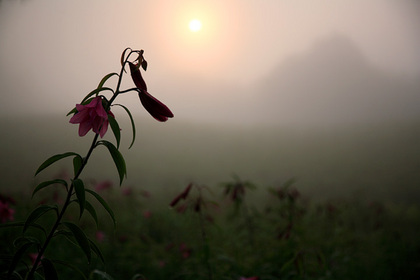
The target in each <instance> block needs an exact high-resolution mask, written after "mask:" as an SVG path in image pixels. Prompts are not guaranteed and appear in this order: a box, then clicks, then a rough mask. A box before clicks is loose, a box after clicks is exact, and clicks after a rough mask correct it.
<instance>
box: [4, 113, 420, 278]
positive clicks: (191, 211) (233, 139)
mask: <svg viewBox="0 0 420 280" xmlns="http://www.w3.org/2000/svg"><path fill="white" fill-rule="evenodd" d="M47 119H48V120H49V121H48V122H47V121H46V119H40V120H31V121H23V120H21V121H19V120H15V121H14V122H13V123H11V122H7V121H3V122H2V124H1V125H2V131H8V132H9V133H7V134H5V135H4V137H3V141H4V142H3V144H4V145H3V148H2V150H1V152H2V158H3V159H7V160H3V161H2V163H1V164H2V165H1V170H2V177H3V179H4V180H3V182H2V185H1V192H0V194H1V195H2V200H7V201H9V202H10V205H11V207H12V208H13V209H14V216H13V219H14V220H15V221H21V220H24V219H25V218H26V217H27V214H28V213H29V212H30V211H31V210H32V209H33V208H34V207H35V206H36V205H39V204H40V203H47V202H52V203H60V201H62V199H63V196H64V192H63V193H62V192H61V191H60V189H59V188H56V189H53V190H52V189H50V191H46V190H45V191H41V192H39V196H38V197H36V198H34V199H31V196H30V194H31V192H32V190H33V188H34V186H35V185H36V184H37V183H39V182H40V181H41V180H43V179H46V178H52V177H62V178H66V176H68V173H70V171H69V170H68V169H66V168H68V166H69V165H66V162H65V161H63V163H62V166H58V167H57V168H55V169H51V170H50V171H48V172H45V174H42V175H41V176H37V177H35V178H34V177H33V174H34V170H36V168H37V165H39V164H40V163H41V162H42V161H43V160H45V158H46V157H48V156H49V155H52V154H54V153H57V152H63V150H64V151H66V149H67V150H74V149H76V150H81V152H82V151H83V150H84V149H86V146H87V144H86V143H88V142H89V141H90V139H84V138H83V139H80V138H78V137H76V135H75V134H76V133H75V130H72V128H69V126H68V125H67V123H66V122H65V119H64V118H63V119H60V118H51V117H49V118H47ZM41 124H43V125H41ZM31 127H39V129H37V130H36V131H34V130H31V129H30V128H31ZM126 127H127V128H128V127H129V126H126ZM123 129H124V127H123ZM49 131H59V133H56V134H51V133H48V132H49ZM45 135H48V136H47V137H46V136H45ZM419 140H420V130H419V129H418V124H417V123H404V124H364V125H347V126H337V127H325V126H324V127H322V126H318V127H303V126H302V127H281V126H276V127H261V126H260V127H252V128H251V127H245V126H243V127H241V126H228V125H226V126H222V127H220V126H216V125H210V124H208V125H199V124H185V123H174V124H173V125H167V126H165V127H158V126H155V125H151V124H148V123H144V124H143V123H142V124H141V125H140V126H139V129H138V135H137V142H136V145H135V146H134V147H133V148H132V150H127V149H126V147H127V143H128V142H129V140H125V141H126V142H125V143H124V142H123V144H122V148H121V150H122V153H123V154H124V156H125V157H126V161H127V169H128V170H127V173H128V178H127V180H126V181H125V182H124V183H123V185H122V186H121V187H120V186H118V183H117V180H116V178H117V173H116V171H115V167H114V166H112V162H111V163H109V162H110V160H109V159H108V157H109V155H108V154H106V153H105V152H104V153H103V155H102V154H101V153H99V152H98V154H97V155H95V157H93V158H92V162H91V166H90V167H89V169H87V172H86V174H84V180H85V181H86V182H89V185H88V186H86V187H87V188H91V189H95V190H97V191H98V192H99V193H100V194H101V195H102V196H103V197H104V198H105V199H106V201H107V202H108V203H109V205H110V207H111V208H112V209H113V211H114V215H115V219H116V221H117V224H116V227H114V225H113V222H112V219H110V217H109V215H108V213H107V212H106V211H105V210H104V209H102V208H101V205H94V206H95V208H96V209H97V214H98V225H96V223H95V221H94V219H92V217H90V216H89V215H88V214H84V216H83V217H82V218H81V220H80V221H79V219H78V208H77V206H76V205H74V206H72V208H70V212H69V213H67V216H66V218H67V219H68V220H71V221H74V222H75V223H78V224H80V226H81V228H83V229H84V230H85V232H87V234H88V236H89V237H90V238H91V239H92V240H93V241H94V242H95V244H96V245H97V246H98V247H99V248H100V250H101V251H102V254H103V259H104V261H105V264H104V263H103V262H102V260H101V258H100V257H95V258H93V259H92V262H91V263H90V264H89V265H88V264H87V261H86V258H84V257H83V253H82V252H81V251H80V249H77V248H73V247H71V246H69V243H71V240H68V239H67V238H64V237H63V238H58V239H56V240H55V241H54V243H53V244H52V245H51V247H50V248H49V250H48V251H47V252H46V255H48V256H49V257H50V258H51V259H63V258H65V259H66V260H67V261H70V262H71V263H72V264H73V268H69V267H68V266H65V265H62V266H57V269H58V270H59V272H60V275H62V276H61V277H62V278H60V279H84V278H83V277H84V276H82V274H83V275H86V276H85V277H86V278H88V279H133V280H135V279H137V280H140V279H149V280H150V279H238V280H239V279H262V280H264V279H267V280H268V279H417V278H418V276H419V275H420V237H419V235H418V230H419V229H420V206H419V203H418V202H419V201H420V200H419V199H420V197H419V191H418V183H419V167H420V149H419V146H418V143H419ZM123 141H124V139H123ZM4 147H7V148H4ZM103 162H107V163H106V164H102V163H103ZM108 163H109V165H108ZM66 166H67V167H66ZM190 185H191V189H190V190H189V192H188V194H187V195H185V199H180V200H179V201H178V202H176V203H172V205H173V206H171V205H170V204H171V202H174V198H176V197H178V196H179V195H180V194H182V193H185V191H186V187H187V186H190ZM45 217H46V220H45V221H44V222H45V223H47V222H48V218H49V217H48V216H45ZM50 218H52V217H50ZM5 222H7V221H5ZM2 225H4V223H2ZM19 232H21V229H19V228H9V227H1V228H0V240H1V241H0V242H1V261H2V262H1V270H2V271H4V269H5V267H7V265H8V258H7V256H8V255H10V254H12V253H13V252H14V250H15V248H14V246H13V240H14V238H15V234H19ZM34 234H39V233H36V232H35V233H34ZM40 238H42V237H40ZM24 261H25V262H24V263H25V265H27V266H30V264H31V255H30V254H28V255H27V256H25V257H24ZM74 268H77V270H79V271H80V274H79V273H77V272H75V270H74ZM256 277H258V278H256Z"/></svg>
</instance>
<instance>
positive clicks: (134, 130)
mask: <svg viewBox="0 0 420 280" xmlns="http://www.w3.org/2000/svg"><path fill="white" fill-rule="evenodd" d="M115 105H117V106H121V107H122V108H124V110H125V111H126V112H127V114H128V116H129V117H130V121H131V127H132V129H133V140H132V141H131V144H130V147H128V148H129V149H130V148H131V147H132V146H133V144H134V140H135V139H136V126H135V125H134V119H133V116H132V115H131V113H130V110H128V108H127V107H125V106H124V105H121V104H115Z"/></svg>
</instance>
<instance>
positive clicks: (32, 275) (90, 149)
mask: <svg viewBox="0 0 420 280" xmlns="http://www.w3.org/2000/svg"><path fill="white" fill-rule="evenodd" d="M98 136H99V134H95V136H94V137H93V141H92V144H91V146H90V148H89V151H88V152H87V154H86V157H85V158H84V159H83V162H82V166H81V167H80V168H79V171H78V172H77V174H76V175H75V176H74V178H73V181H74V180H76V179H78V178H79V176H80V174H81V173H82V171H83V169H84V168H85V166H86V165H87V162H88V159H89V158H90V155H91V154H92V151H93V149H94V148H95V146H96V142H97V141H98ZM73 181H72V183H71V185H70V188H69V190H68V192H67V197H66V200H65V202H64V205H63V208H61V211H60V213H59V214H58V216H57V220H56V221H55V223H54V225H53V226H52V228H51V230H50V232H49V234H48V236H47V238H46V239H45V242H44V245H43V246H42V247H41V249H40V250H39V252H38V256H37V257H36V260H35V262H34V264H33V266H32V269H31V271H30V272H29V275H28V277H27V279H29V280H32V279H33V277H34V273H35V271H36V269H37V267H38V265H39V262H40V261H41V258H42V256H43V254H44V252H45V250H46V249H47V247H48V245H49V243H50V242H51V239H52V238H53V236H54V233H55V231H56V230H57V228H58V226H59V225H60V223H61V220H62V219H63V216H64V213H65V212H66V210H67V207H68V206H69V204H70V199H71V196H72V195H73V189H74V186H73Z"/></svg>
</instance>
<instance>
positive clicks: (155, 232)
mask: <svg viewBox="0 0 420 280" xmlns="http://www.w3.org/2000/svg"><path fill="white" fill-rule="evenodd" d="M294 189H295V186H294V185H291V186H289V187H284V188H282V189H281V190H282V191H283V194H284V195H283V196H280V195H278V192H277V191H278V190H280V189H277V190H275V191H276V192H275V191H273V190H272V191H271V192H269V191H267V189H265V188H264V187H260V191H262V192H263V193H264V194H265V197H264V199H258V200H257V199H255V198H254V197H253V193H254V191H252V190H247V191H246V193H245V196H244V199H243V200H242V201H239V202H237V203H235V202H234V201H232V200H231V199H229V197H224V196H223V189H222V188H212V189H210V190H211V192H208V191H206V189H203V190H202V199H203V200H204V201H206V204H205V205H206V206H203V207H202V208H201V212H196V211H194V204H195V202H196V199H197V198H198V195H199V193H198V192H197V190H196V189H194V188H193V190H192V191H191V192H190V195H189V196H188V198H187V200H185V202H186V203H189V204H188V205H189V208H187V210H186V211H185V212H183V213H179V212H178V211H177V210H176V209H177V208H176V207H175V208H174V209H172V208H170V207H169V202H170V201H171V200H172V198H173V197H171V196H164V197H159V198H157V197H153V196H151V197H144V196H143V195H142V193H141V192H140V191H138V190H137V191H136V190H135V191H134V192H133V193H132V194H131V195H129V196H125V195H123V194H121V191H120V190H119V189H118V187H114V188H113V189H110V190H106V191H104V192H102V195H103V196H104V197H105V198H106V200H107V201H108V202H109V203H110V205H111V207H112V208H113V209H114V211H115V216H116V218H117V228H116V229H115V228H114V227H113V224H112V221H111V219H110V218H109V217H108V216H107V215H106V213H105V211H103V210H102V209H100V207H98V208H97V211H98V214H100V215H99V216H100V217H99V219H100V225H99V229H97V228H96V226H95V223H94V221H93V219H92V218H91V217H90V216H88V214H85V215H84V217H82V219H81V220H80V226H81V227H82V228H83V229H84V230H85V231H86V232H87V233H88V235H89V236H90V237H92V238H93V239H94V238H95V234H96V232H97V231H98V230H100V231H102V232H104V234H105V239H104V240H103V241H99V240H97V241H95V242H96V243H97V245H98V246H99V247H100V249H101V250H102V252H103V255H104V258H105V260H106V265H104V264H102V263H101V261H100V260H99V259H96V258H94V260H93V261H92V263H91V264H90V265H87V264H86V258H84V257H83V253H82V252H81V251H80V250H79V249H77V248H73V247H74V246H71V244H70V243H69V242H68V241H67V240H66V239H65V238H61V239H57V240H56V241H55V242H54V243H53V244H52V245H51V248H50V250H48V251H47V253H46V255H48V257H49V258H52V259H63V260H67V261H70V262H72V263H74V264H75V265H76V266H77V267H78V268H79V269H80V270H82V271H83V272H84V273H86V275H88V274H89V273H92V271H94V270H95V269H96V270H99V271H106V273H108V274H109V275H110V276H111V277H112V278H113V279H132V277H133V276H134V275H143V276H144V277H145V278H147V279H210V278H209V266H210V268H211V274H212V276H213V278H212V279H239V278H240V277H241V276H243V277H251V276H258V277H259V279H263V280H265V279H267V280H269V279H416V276H418V275H419V273H420V237H419V235H418V229H419V228H420V207H419V205H418V204H400V203H391V202H381V201H370V202H364V201H363V202H362V201H359V200H356V199H341V200H330V201H326V202H311V200H310V199H309V198H308V197H307V196H305V195H304V194H303V195H302V194H300V195H297V193H295V195H292V192H291V190H294ZM181 191H182V190H181V189H180V190H179V192H181ZM51 198H52V194H49V193H48V192H47V191H45V192H43V194H42V196H41V197H40V198H38V200H39V199H43V200H44V199H51ZM156 201H166V202H167V203H166V206H165V207H162V205H157V203H156ZM29 202H31V203H32V206H29V205H28V204H27V203H29ZM36 202H37V199H35V200H33V201H30V200H29V198H28V197H27V198H25V200H23V201H21V202H20V203H18V204H16V205H15V206H14V208H15V209H16V211H17V212H16V213H17V215H16V218H24V217H25V214H26V213H27V211H28V210H29V209H31V207H33V206H34V204H36ZM158 204H159V203H158ZM147 214H150V215H147ZM200 214H201V215H202V218H203V224H202V227H201V224H200ZM77 217H78V208H77V207H76V205H74V207H73V208H72V209H71V211H70V213H68V215H67V218H68V219H70V220H73V221H76V222H77V220H78V219H77ZM47 220H48V217H47ZM203 230H204V232H205V234H206V236H207V241H205V240H204V239H203V235H202V234H203ZM13 232H15V233H16V232H19V231H18V230H16V229H13V230H11V229H3V228H2V229H0V235H1V239H0V240H1V241H0V243H1V248H2V249H1V254H2V255H5V254H10V253H11V252H13V246H12V238H13V237H12V233H13ZM28 261H29V259H28V258H26V262H28ZM59 271H60V272H61V273H62V274H61V275H62V278H60V279H77V278H75V275H74V272H72V271H71V270H69V269H67V268H65V267H64V268H63V267H59ZM95 276H96V277H98V275H95ZM92 279H102V278H94V276H93V275H92ZM139 279H141V278H139Z"/></svg>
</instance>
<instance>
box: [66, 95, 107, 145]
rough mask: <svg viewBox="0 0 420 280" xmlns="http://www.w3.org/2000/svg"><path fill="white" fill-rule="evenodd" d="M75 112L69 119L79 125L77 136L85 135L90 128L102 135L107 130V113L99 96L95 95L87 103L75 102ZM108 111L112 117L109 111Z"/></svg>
mask: <svg viewBox="0 0 420 280" xmlns="http://www.w3.org/2000/svg"><path fill="white" fill-rule="evenodd" d="M76 109H77V113H76V114H74V116H73V117H72V118H71V119H70V123H73V124H77V123H78V124H80V125H79V136H85V135H86V133H88V131H89V130H90V129H92V131H93V132H95V133H97V134H99V135H100V136H101V138H102V137H104V135H105V133H106V131H107V130H108V124H109V121H108V114H107V113H106V111H105V109H104V107H103V105H102V98H101V97H100V96H97V97H95V98H94V99H92V101H91V102H90V103H89V104H87V105H82V104H76ZM108 113H109V114H110V115H111V116H112V117H114V114H112V113H111V111H108Z"/></svg>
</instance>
